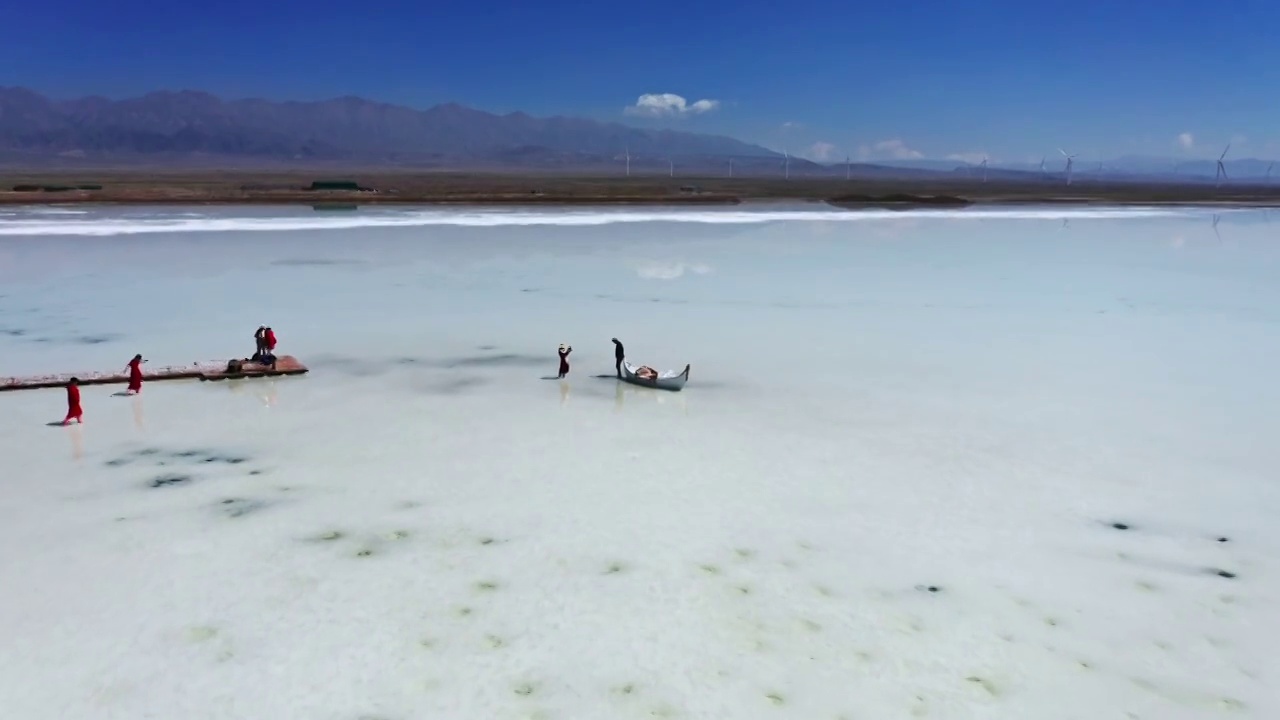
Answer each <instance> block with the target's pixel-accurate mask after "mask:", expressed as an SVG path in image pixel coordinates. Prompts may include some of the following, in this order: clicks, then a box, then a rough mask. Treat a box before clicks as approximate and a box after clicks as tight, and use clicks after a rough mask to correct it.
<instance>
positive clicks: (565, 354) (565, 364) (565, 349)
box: [557, 343, 573, 378]
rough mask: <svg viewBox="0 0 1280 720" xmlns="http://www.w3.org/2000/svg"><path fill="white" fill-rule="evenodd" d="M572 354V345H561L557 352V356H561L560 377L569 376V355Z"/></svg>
mask: <svg viewBox="0 0 1280 720" xmlns="http://www.w3.org/2000/svg"><path fill="white" fill-rule="evenodd" d="M571 352H573V346H572V345H565V344H564V343H561V344H560V349H559V350H558V351H557V354H559V355H560V375H559V376H558V377H561V378H563V377H564V376H565V375H568V374H569V353H571Z"/></svg>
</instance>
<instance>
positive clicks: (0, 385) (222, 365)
mask: <svg viewBox="0 0 1280 720" xmlns="http://www.w3.org/2000/svg"><path fill="white" fill-rule="evenodd" d="M228 362H229V361H228V360H210V361H207V362H199V363H191V364H190V365H167V366H164V367H158V368H147V367H146V366H143V371H142V382H144V383H148V382H155V381H158V380H233V379H236V378H250V377H277V376H280V375H301V374H303V373H305V372H307V366H306V365H303V364H302V363H300V362H298V359H297V358H295V357H294V356H292V355H281V356H279V357H277V358H276V365H275V367H274V368H272V367H271V366H270V365H264V364H262V363H257V362H245V363H244V364H243V366H242V367H241V370H240V372H238V373H228V372H227V363H228ZM73 377H74V378H76V379H78V380H79V381H80V384H81V385H118V384H119V385H123V384H125V383H128V382H129V373H128V372H122V371H116V372H110V373H103V372H83V373H61V374H57V375H34V376H28V377H7V378H0V392H6V391H10V390H37V389H40V388H55V387H62V386H64V385H66V384H67V382H68V381H69V380H71V378H73Z"/></svg>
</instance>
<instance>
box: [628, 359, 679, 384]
mask: <svg viewBox="0 0 1280 720" xmlns="http://www.w3.org/2000/svg"><path fill="white" fill-rule="evenodd" d="M639 369H640V368H638V367H636V366H635V365H632V364H631V363H629V362H623V363H622V379H623V380H625V381H627V382H629V383H632V384H633V385H640V386H642V387H651V388H658V389H659V390H680V389H681V388H683V387H684V384H685V383H687V382H689V366H688V365H685V366H684V370H681V371H680V372H676V371H674V370H668V371H666V372H662V373H658V377H657V378H654V379H647V378H642V377H640V376H639V375H637V374H636V371H638V370H639Z"/></svg>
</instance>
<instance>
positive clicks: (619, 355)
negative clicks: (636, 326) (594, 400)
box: [613, 338, 627, 380]
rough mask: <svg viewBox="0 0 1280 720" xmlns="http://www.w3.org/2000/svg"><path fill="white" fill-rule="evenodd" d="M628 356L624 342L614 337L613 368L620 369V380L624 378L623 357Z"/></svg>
mask: <svg viewBox="0 0 1280 720" xmlns="http://www.w3.org/2000/svg"><path fill="white" fill-rule="evenodd" d="M626 356H627V355H626V351H625V350H623V349H622V343H620V342H618V338H613V369H614V370H617V371H618V379H619V380H621V379H622V359H623V358H625V357H626Z"/></svg>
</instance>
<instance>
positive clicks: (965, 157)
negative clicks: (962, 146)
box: [947, 151, 991, 165]
mask: <svg viewBox="0 0 1280 720" xmlns="http://www.w3.org/2000/svg"><path fill="white" fill-rule="evenodd" d="M947 159H948V160H955V161H956V162H962V163H969V164H970V165H980V164H982V161H983V160H984V159H985V160H986V161H987V164H988V165H989V164H991V158H990V157H988V156H987V154H986V153H984V152H977V151H975V152H962V153H951V154H950V155H948V156H947Z"/></svg>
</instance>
